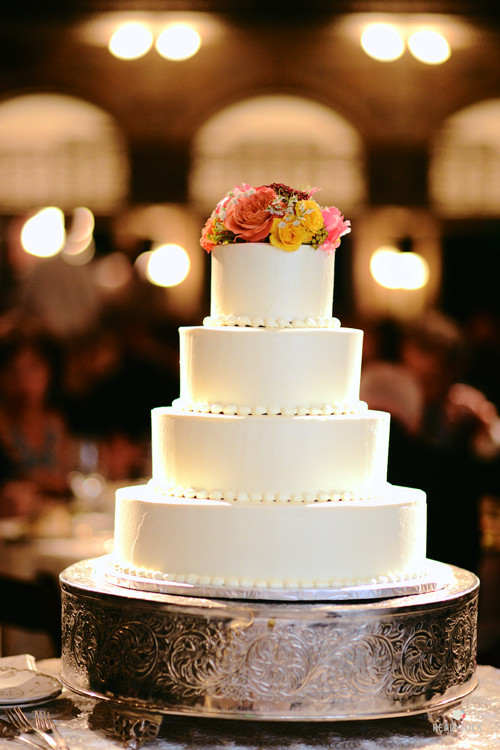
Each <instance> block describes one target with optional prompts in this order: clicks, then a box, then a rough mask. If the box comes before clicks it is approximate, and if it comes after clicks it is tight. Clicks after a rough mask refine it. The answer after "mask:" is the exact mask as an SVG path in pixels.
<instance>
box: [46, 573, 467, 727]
mask: <svg viewBox="0 0 500 750" xmlns="http://www.w3.org/2000/svg"><path fill="white" fill-rule="evenodd" d="M98 563H99V561H94V560H89V561H83V562H82V563H78V564H76V565H73V566H71V567H70V568H68V569H67V570H66V571H64V573H63V574H62V575H61V585H62V603H63V647H62V675H61V676H62V680H63V682H64V683H65V684H66V686H67V687H69V688H70V689H72V690H73V691H76V692H79V693H82V694H84V695H90V696H93V697H97V698H103V699H106V700H109V701H112V702H113V703H114V704H117V705H119V706H122V707H123V708H124V709H128V710H132V709H140V710H145V711H151V712H157V713H159V714H180V715H185V716H187V715H191V716H205V717H220V718H233V719H234V718H239V719H259V720H261V719H262V720H264V719H266V720H287V721H290V720H298V721H326V720H346V719H367V718H378V717H385V718H387V717H394V716H402V715H407V714H417V713H427V714H428V716H429V718H431V717H432V716H434V717H435V716H438V715H439V716H444V715H446V712H447V710H449V711H451V710H452V708H455V707H456V706H458V705H459V704H460V701H461V700H462V698H463V697H465V696H466V695H468V694H469V693H470V692H471V691H472V690H473V689H474V688H475V687H476V684H477V680H476V677H475V668H476V640H477V601H478V588H479V581H478V579H477V578H476V576H474V575H473V574H472V573H469V572H468V571H464V570H461V569H459V568H453V567H451V566H448V572H449V577H448V582H447V584H446V585H445V587H444V588H442V589H440V590H438V591H430V592H425V593H419V594H415V595H406V596H395V597H393V598H387V599H382V600H380V599H378V600H367V601H363V600H356V601H347V602H332V601H326V602H321V601H319V600H316V599H315V600H314V601H312V602H307V601H298V602H290V601H269V600H258V599H248V600H231V599H214V598H202V597H196V596H175V595H171V594H165V593H155V592H151V591H139V590H136V589H126V588H122V587H119V586H116V585H113V584H111V583H109V582H108V581H106V580H105V579H104V578H103V576H102V575H100V574H99V572H98V570H99V564H98Z"/></svg>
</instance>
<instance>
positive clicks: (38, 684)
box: [0, 667, 62, 707]
mask: <svg viewBox="0 0 500 750" xmlns="http://www.w3.org/2000/svg"><path fill="white" fill-rule="evenodd" d="M61 690H62V684H61V683H60V682H59V680H58V679H57V677H52V676H51V675H48V674H43V673H42V672H36V671H35V670H33V669H17V668H16V667H0V706H2V707H5V706H17V705H19V706H20V705H25V706H28V705H29V706H32V705H36V704H37V703H43V702H44V701H48V700H50V699H51V698H55V697H56V696H58V695H59V693H60V692H61Z"/></svg>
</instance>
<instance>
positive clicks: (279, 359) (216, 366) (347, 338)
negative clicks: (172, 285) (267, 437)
mask: <svg viewBox="0 0 500 750" xmlns="http://www.w3.org/2000/svg"><path fill="white" fill-rule="evenodd" d="M179 335H180V401H176V402H175V406H176V407H181V408H183V409H187V410H190V411H191V410H192V411H199V412H205V413H209V412H211V413H212V414H222V413H223V414H240V415H259V414H283V415H288V416H291V415H295V414H297V415H307V414H314V415H316V416H321V415H325V414H326V415H329V414H348V413H356V412H360V411H362V410H363V406H362V405H361V402H360V400H359V385H360V374H361V358H362V347H363V332H362V331H360V330H357V329H354V328H337V329H333V330H331V329H280V330H270V329H262V328H243V329H239V328H236V327H234V326H233V327H227V328H204V327H203V326H190V327H183V328H180V329H179Z"/></svg>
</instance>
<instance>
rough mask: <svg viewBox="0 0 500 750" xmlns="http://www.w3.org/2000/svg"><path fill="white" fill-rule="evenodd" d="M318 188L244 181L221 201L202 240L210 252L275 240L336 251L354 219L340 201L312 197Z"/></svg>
mask: <svg viewBox="0 0 500 750" xmlns="http://www.w3.org/2000/svg"><path fill="white" fill-rule="evenodd" d="M316 192H317V188H312V189H310V190H308V191H301V190H296V189H295V188H291V187H289V186H288V185H283V184H281V183H276V182H273V183H272V184H271V185H262V186H260V187H256V188H254V187H251V186H250V185H247V184H246V183H242V185H241V186H239V185H238V186H236V187H234V188H233V190H230V191H229V192H228V193H226V195H225V196H224V198H222V200H220V201H219V203H218V204H217V206H216V207H215V209H214V211H213V212H212V215H211V216H210V218H209V219H208V221H207V222H206V224H205V226H204V228H203V232H202V235H201V240H200V244H201V246H202V247H203V248H204V250H206V251H207V252H210V251H211V250H212V249H213V248H214V247H215V246H216V245H226V244H230V243H234V242H269V243H270V244H271V245H274V246H275V247H278V248H281V249H282V250H287V251H294V250H298V249H299V247H300V246H301V245H311V246H312V247H314V248H315V249H321V250H325V251H326V252H328V253H333V252H334V251H335V250H336V249H337V248H338V246H339V245H340V238H341V237H343V236H344V235H345V234H347V233H348V232H350V231H351V223H350V221H346V220H345V219H344V217H343V216H342V214H341V213H340V211H339V209H338V208H336V207H335V206H329V207H325V206H320V204H319V203H317V201H316V200H315V199H314V198H313V197H312V196H313V195H314V193H316Z"/></svg>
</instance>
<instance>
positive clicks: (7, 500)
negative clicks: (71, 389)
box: [0, 328, 73, 515]
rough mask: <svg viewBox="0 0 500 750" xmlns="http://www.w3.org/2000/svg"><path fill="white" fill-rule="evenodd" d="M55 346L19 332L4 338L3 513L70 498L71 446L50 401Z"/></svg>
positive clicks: (0, 405) (0, 339)
mask: <svg viewBox="0 0 500 750" xmlns="http://www.w3.org/2000/svg"><path fill="white" fill-rule="evenodd" d="M51 345H52V342H51V341H50V340H49V339H46V338H45V337H44V336H43V335H40V334H38V333H35V332H33V331H31V330H29V331H21V330H16V329H15V328H13V329H11V330H10V331H8V332H6V333H4V334H3V335H2V336H0V451H1V453H2V455H3V460H0V471H1V474H0V486H1V489H0V505H2V504H3V510H0V513H1V514H3V515H7V512H6V511H8V514H10V515H17V514H19V515H21V514H24V513H26V512H27V510H28V509H29V508H30V507H31V509H32V511H33V512H36V510H37V509H39V506H40V504H41V502H42V499H43V497H44V496H45V497H61V496H65V495H67V494H68V479H67V477H68V473H69V470H70V468H71V460H72V455H73V449H72V442H71V439H70V436H69V434H68V430H67V427H66V424H65V419H64V416H63V414H62V413H61V412H60V411H59V410H57V409H56V408H55V407H54V405H53V404H52V403H51V398H50V397H51V385H52V379H53V376H54V365H53V360H52V346H51Z"/></svg>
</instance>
